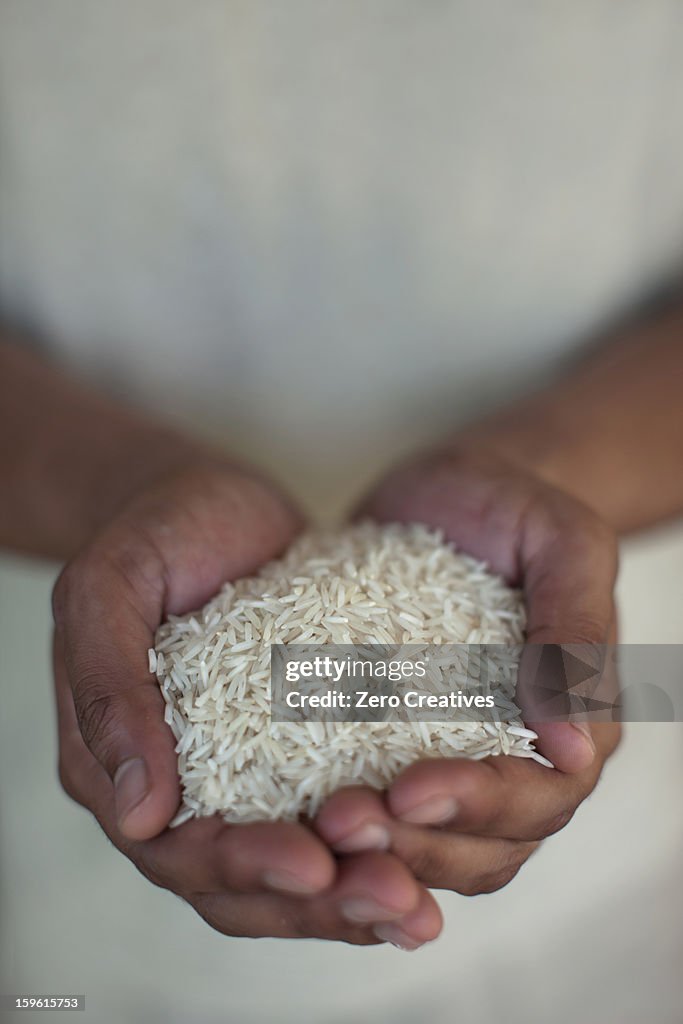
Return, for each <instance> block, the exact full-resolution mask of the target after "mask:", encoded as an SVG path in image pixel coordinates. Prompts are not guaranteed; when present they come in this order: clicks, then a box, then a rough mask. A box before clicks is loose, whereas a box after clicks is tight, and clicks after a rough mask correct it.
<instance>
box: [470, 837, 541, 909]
mask: <svg viewBox="0 0 683 1024" xmlns="http://www.w3.org/2000/svg"><path fill="white" fill-rule="evenodd" d="M529 853H530V848H529V847H528V844H526V843H506V844H505V846H504V847H503V848H502V849H501V851H500V852H499V854H498V856H497V857H496V858H495V859H494V861H493V863H492V864H491V866H490V867H489V869H488V870H487V871H485V872H482V873H481V874H479V875H477V876H476V877H473V878H472V879H471V880H470V883H469V891H468V892H466V893H465V895H467V896H484V895H487V894H489V893H493V892H498V890H499V889H504V888H505V886H506V885H509V884H510V882H511V881H512V880H513V878H515V877H516V875H517V874H518V872H519V870H520V868H521V867H522V865H523V864H524V863H525V862H526V860H527V858H528V856H529Z"/></svg>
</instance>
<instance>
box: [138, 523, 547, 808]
mask: <svg viewBox="0 0 683 1024" xmlns="http://www.w3.org/2000/svg"><path fill="white" fill-rule="evenodd" d="M524 623H525V616H524V606H523V603H522V599H521V595H520V593H519V592H518V591H515V590H512V589H511V588H510V587H508V586H507V585H506V584H505V583H504V582H503V581H502V580H501V579H500V578H499V577H496V576H493V575H491V574H490V573H489V572H488V571H487V570H486V568H485V566H484V565H482V564H481V563H479V562H477V561H475V560H474V559H472V558H470V557H468V556H466V555H462V554H460V553H459V552H456V551H455V550H454V548H453V547H452V546H451V545H450V544H446V543H444V542H443V539H442V537H441V536H440V535H439V534H438V533H435V532H433V531H430V530H428V529H427V528H426V527H423V526H420V525H411V526H402V525H398V524H392V525H389V526H380V525H377V524H375V523H370V522H366V523H362V524H360V525H354V526H350V527H347V528H345V529H342V530H338V531H328V532H310V533H307V534H304V535H303V536H302V537H300V538H299V539H298V540H297V541H295V543H294V544H293V545H292V546H291V547H290V549H289V550H288V551H287V552H286V554H285V555H284V557H283V558H281V559H279V560H277V561H273V562H270V563H268V564H267V565H265V566H264V567H263V568H262V569H261V571H260V572H259V573H258V575H256V576H253V577H249V578H245V579H239V580H237V581H236V582H234V583H227V584H226V585H225V586H224V587H223V589H222V590H221V592H220V593H219V594H217V595H216V597H214V598H213V599H212V600H211V601H209V602H208V603H207V604H206V605H205V606H204V608H202V609H201V611H199V612H195V613H194V614H191V615H185V616H172V617H170V618H169V621H168V622H166V623H164V624H163V625H162V626H161V627H160V628H159V630H158V631H157V634H156V637H155V647H154V648H153V649H151V650H150V652H149V658H150V671H152V672H155V673H156V676H157V679H158V681H159V684H160V686H161V690H162V693H163V696H164V699H165V701H166V721H167V723H168V724H169V725H170V727H171V729H172V730H173V733H174V736H175V738H176V740H177V747H176V751H177V753H178V770H179V774H180V778H181V782H182V786H183V805H182V807H181V810H180V812H179V813H178V815H176V818H175V819H174V821H173V822H172V824H173V825H178V824H181V823H182V822H183V821H185V820H187V819H189V818H191V817H194V816H195V815H197V816H203V815H211V814H216V813H218V814H221V815H222V816H223V818H224V819H225V820H226V821H229V822H246V821H255V820H262V819H278V818H290V819H291V818H296V817H297V816H299V815H301V814H306V815H309V816H312V815H313V814H315V812H316V811H317V809H318V807H319V806H320V804H321V802H322V801H323V800H324V799H325V798H326V797H327V796H329V795H330V794H331V793H332V792H334V791H335V790H336V789H338V788H339V787H340V786H344V785H349V784H359V783H363V784H366V785H371V786H376V787H383V786H385V785H386V784H387V783H389V782H390V781H391V780H392V779H393V778H394V777H395V776H396V775H397V774H398V773H399V772H400V771H401V770H402V769H403V768H405V767H406V766H407V765H408V764H410V763H412V762H413V761H415V760H416V759H418V758H420V757H453V756H461V757H462V756H464V757H474V758H481V757H487V756H491V755H496V754H512V755H517V756H522V757H534V758H536V759H537V760H539V761H542V762H544V763H547V762H545V760H544V759H543V758H541V757H540V755H538V754H537V753H536V752H535V750H534V748H533V745H532V741H533V739H535V734H534V733H533V732H531V731H530V730H528V729H525V728H524V725H523V723H522V721H521V718H520V717H519V716H516V717H515V715H514V713H513V715H512V716H506V720H505V721H502V722H501V721H498V722H495V723H492V722H489V721H482V720H471V719H470V720H468V719H467V718H465V719H463V720H460V719H459V718H458V719H457V720H453V719H451V720H443V721H434V722H424V721H419V722H418V721H416V722H410V721H409V722H406V721H400V720H396V719H393V720H383V721H361V722H358V721H356V722H350V721H346V722H339V721H328V722H305V721H304V722H302V721H293V722H287V721H279V722H275V721H271V716H270V710H271V692H270V681H271V680H270V671H271V644H274V643H279V644H312V645H316V646H318V645H322V644H381V645H403V644H423V645H424V644H500V645H518V644H520V643H521V642H522V640H523V636H524ZM514 685H515V677H514V676H511V675H510V673H509V672H507V673H504V674H503V677H502V682H501V683H500V687H501V695H502V699H503V700H504V701H506V702H507V705H508V706H510V707H513V708H514V705H513V704H512V703H511V702H512V701H513V699H514Z"/></svg>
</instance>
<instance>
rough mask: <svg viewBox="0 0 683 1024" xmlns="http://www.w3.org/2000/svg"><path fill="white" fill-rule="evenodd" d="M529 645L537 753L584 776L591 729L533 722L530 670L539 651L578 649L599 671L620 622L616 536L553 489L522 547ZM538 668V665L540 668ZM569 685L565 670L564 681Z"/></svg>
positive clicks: (527, 703)
mask: <svg viewBox="0 0 683 1024" xmlns="http://www.w3.org/2000/svg"><path fill="white" fill-rule="evenodd" d="M521 558H522V561H523V563H524V567H525V568H524V595H525V598H526V602H527V643H528V644H529V645H533V646H529V647H527V648H526V649H525V652H524V654H523V656H522V662H521V664H520V685H519V687H518V698H519V702H520V704H521V707H522V712H523V714H524V717H525V720H526V721H527V722H528V723H529V725H530V727H531V728H532V729H533V730H534V731H535V732H536V733H537V734H538V740H537V743H536V746H537V747H538V749H539V750H540V751H541V753H543V754H544V756H545V757H547V758H549V759H550V760H551V761H552V762H553V764H554V765H555V766H556V767H557V768H558V769H559V770H560V771H562V772H567V773H574V772H581V771H583V770H584V769H586V768H587V767H588V766H589V765H590V764H591V762H592V761H593V760H594V758H595V757H596V749H595V743H594V741H593V737H592V733H591V729H590V726H589V724H588V723H587V722H574V723H573V722H563V721H544V720H543V719H542V718H541V719H540V720H539V719H536V718H535V716H534V703H535V701H534V692H535V691H534V686H533V685H532V684H531V678H530V669H531V664H532V663H533V662H534V661H537V659H538V656H539V652H540V653H542V652H543V650H544V649H545V650H547V648H545V647H539V646H538V645H554V644H563V645H566V646H570V647H573V646H574V645H578V648H576V650H578V652H579V660H580V661H585V662H589V663H590V664H592V663H593V662H594V661H595V662H596V668H598V666H599V664H600V662H601V661H602V660H604V659H603V658H602V654H604V651H605V645H606V644H607V643H608V642H609V638H610V632H611V630H612V624H613V622H614V600H613V591H614V584H615V582H616V575H617V563H618V559H617V547H616V542H615V540H614V536H613V533H612V531H611V530H610V529H609V528H608V527H607V526H605V525H604V524H603V523H602V522H601V521H600V520H599V519H597V518H596V517H593V516H592V515H591V514H590V513H588V512H587V511H585V510H584V509H583V508H582V507H581V506H580V505H579V504H578V503H576V504H574V503H573V502H572V501H570V500H569V499H567V498H566V497H565V496H564V495H562V496H560V495H559V493H557V492H554V491H553V490H552V489H549V493H547V494H545V495H544V499H543V502H539V503H538V505H537V506H535V507H534V508H532V509H531V510H530V512H529V514H528V516H527V519H526V523H525V527H524V530H523V534H522V541H521ZM536 668H537V669H538V666H536ZM565 678H566V676H565V673H564V671H562V675H561V679H562V681H564V680H565Z"/></svg>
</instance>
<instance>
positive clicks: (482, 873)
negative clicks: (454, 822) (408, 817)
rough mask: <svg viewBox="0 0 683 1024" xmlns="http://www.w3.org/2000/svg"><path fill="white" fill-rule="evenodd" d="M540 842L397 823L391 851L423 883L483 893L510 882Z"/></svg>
mask: <svg viewBox="0 0 683 1024" xmlns="http://www.w3.org/2000/svg"><path fill="white" fill-rule="evenodd" d="M539 845H540V842H537V841H533V842H524V841H517V840H510V839H490V838H485V837H482V836H470V835H457V834H455V833H451V832H446V831H441V830H434V829H426V828H421V827H419V826H415V825H403V824H400V823H397V824H396V827H395V829H394V831H393V835H392V850H393V851H394V852H395V854H396V856H397V857H400V858H401V860H402V861H403V862H404V863H405V864H406V866H407V867H409V868H410V870H411V871H412V872H413V874H414V875H415V878H416V879H418V880H419V881H420V882H422V883H423V885H425V886H427V887H428V888H430V889H446V890H448V891H450V892H457V893H459V894H460V895H461V896H480V895H483V894H485V893H492V892H497V891H498V889H502V888H503V887H504V886H506V885H508V883H509V882H511V881H512V879H513V878H514V877H515V876H516V875H517V873H518V871H519V870H520V868H521V867H522V865H523V864H524V863H525V862H526V861H527V860H528V859H529V857H530V856H531V855H532V853H534V851H535V850H536V849H537V848H538V846H539Z"/></svg>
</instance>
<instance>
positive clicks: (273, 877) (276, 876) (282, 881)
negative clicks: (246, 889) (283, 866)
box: [261, 869, 320, 896]
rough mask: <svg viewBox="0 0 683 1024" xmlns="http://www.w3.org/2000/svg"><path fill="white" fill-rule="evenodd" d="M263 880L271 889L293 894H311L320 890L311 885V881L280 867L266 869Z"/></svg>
mask: <svg viewBox="0 0 683 1024" xmlns="http://www.w3.org/2000/svg"><path fill="white" fill-rule="evenodd" d="M261 880H262V882H263V884H264V885H266V886H267V887H268V888H269V889H276V890H277V892H287V893H290V894H291V895H292V896H310V895H311V894H312V893H314V892H319V891H320V889H319V887H316V886H313V885H311V884H310V882H306V881H305V880H304V879H303V878H299V877H298V876H297V875H292V874H290V873H289V871H282V870H280V869H277V870H274V871H264V873H263V875H262V878H261Z"/></svg>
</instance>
